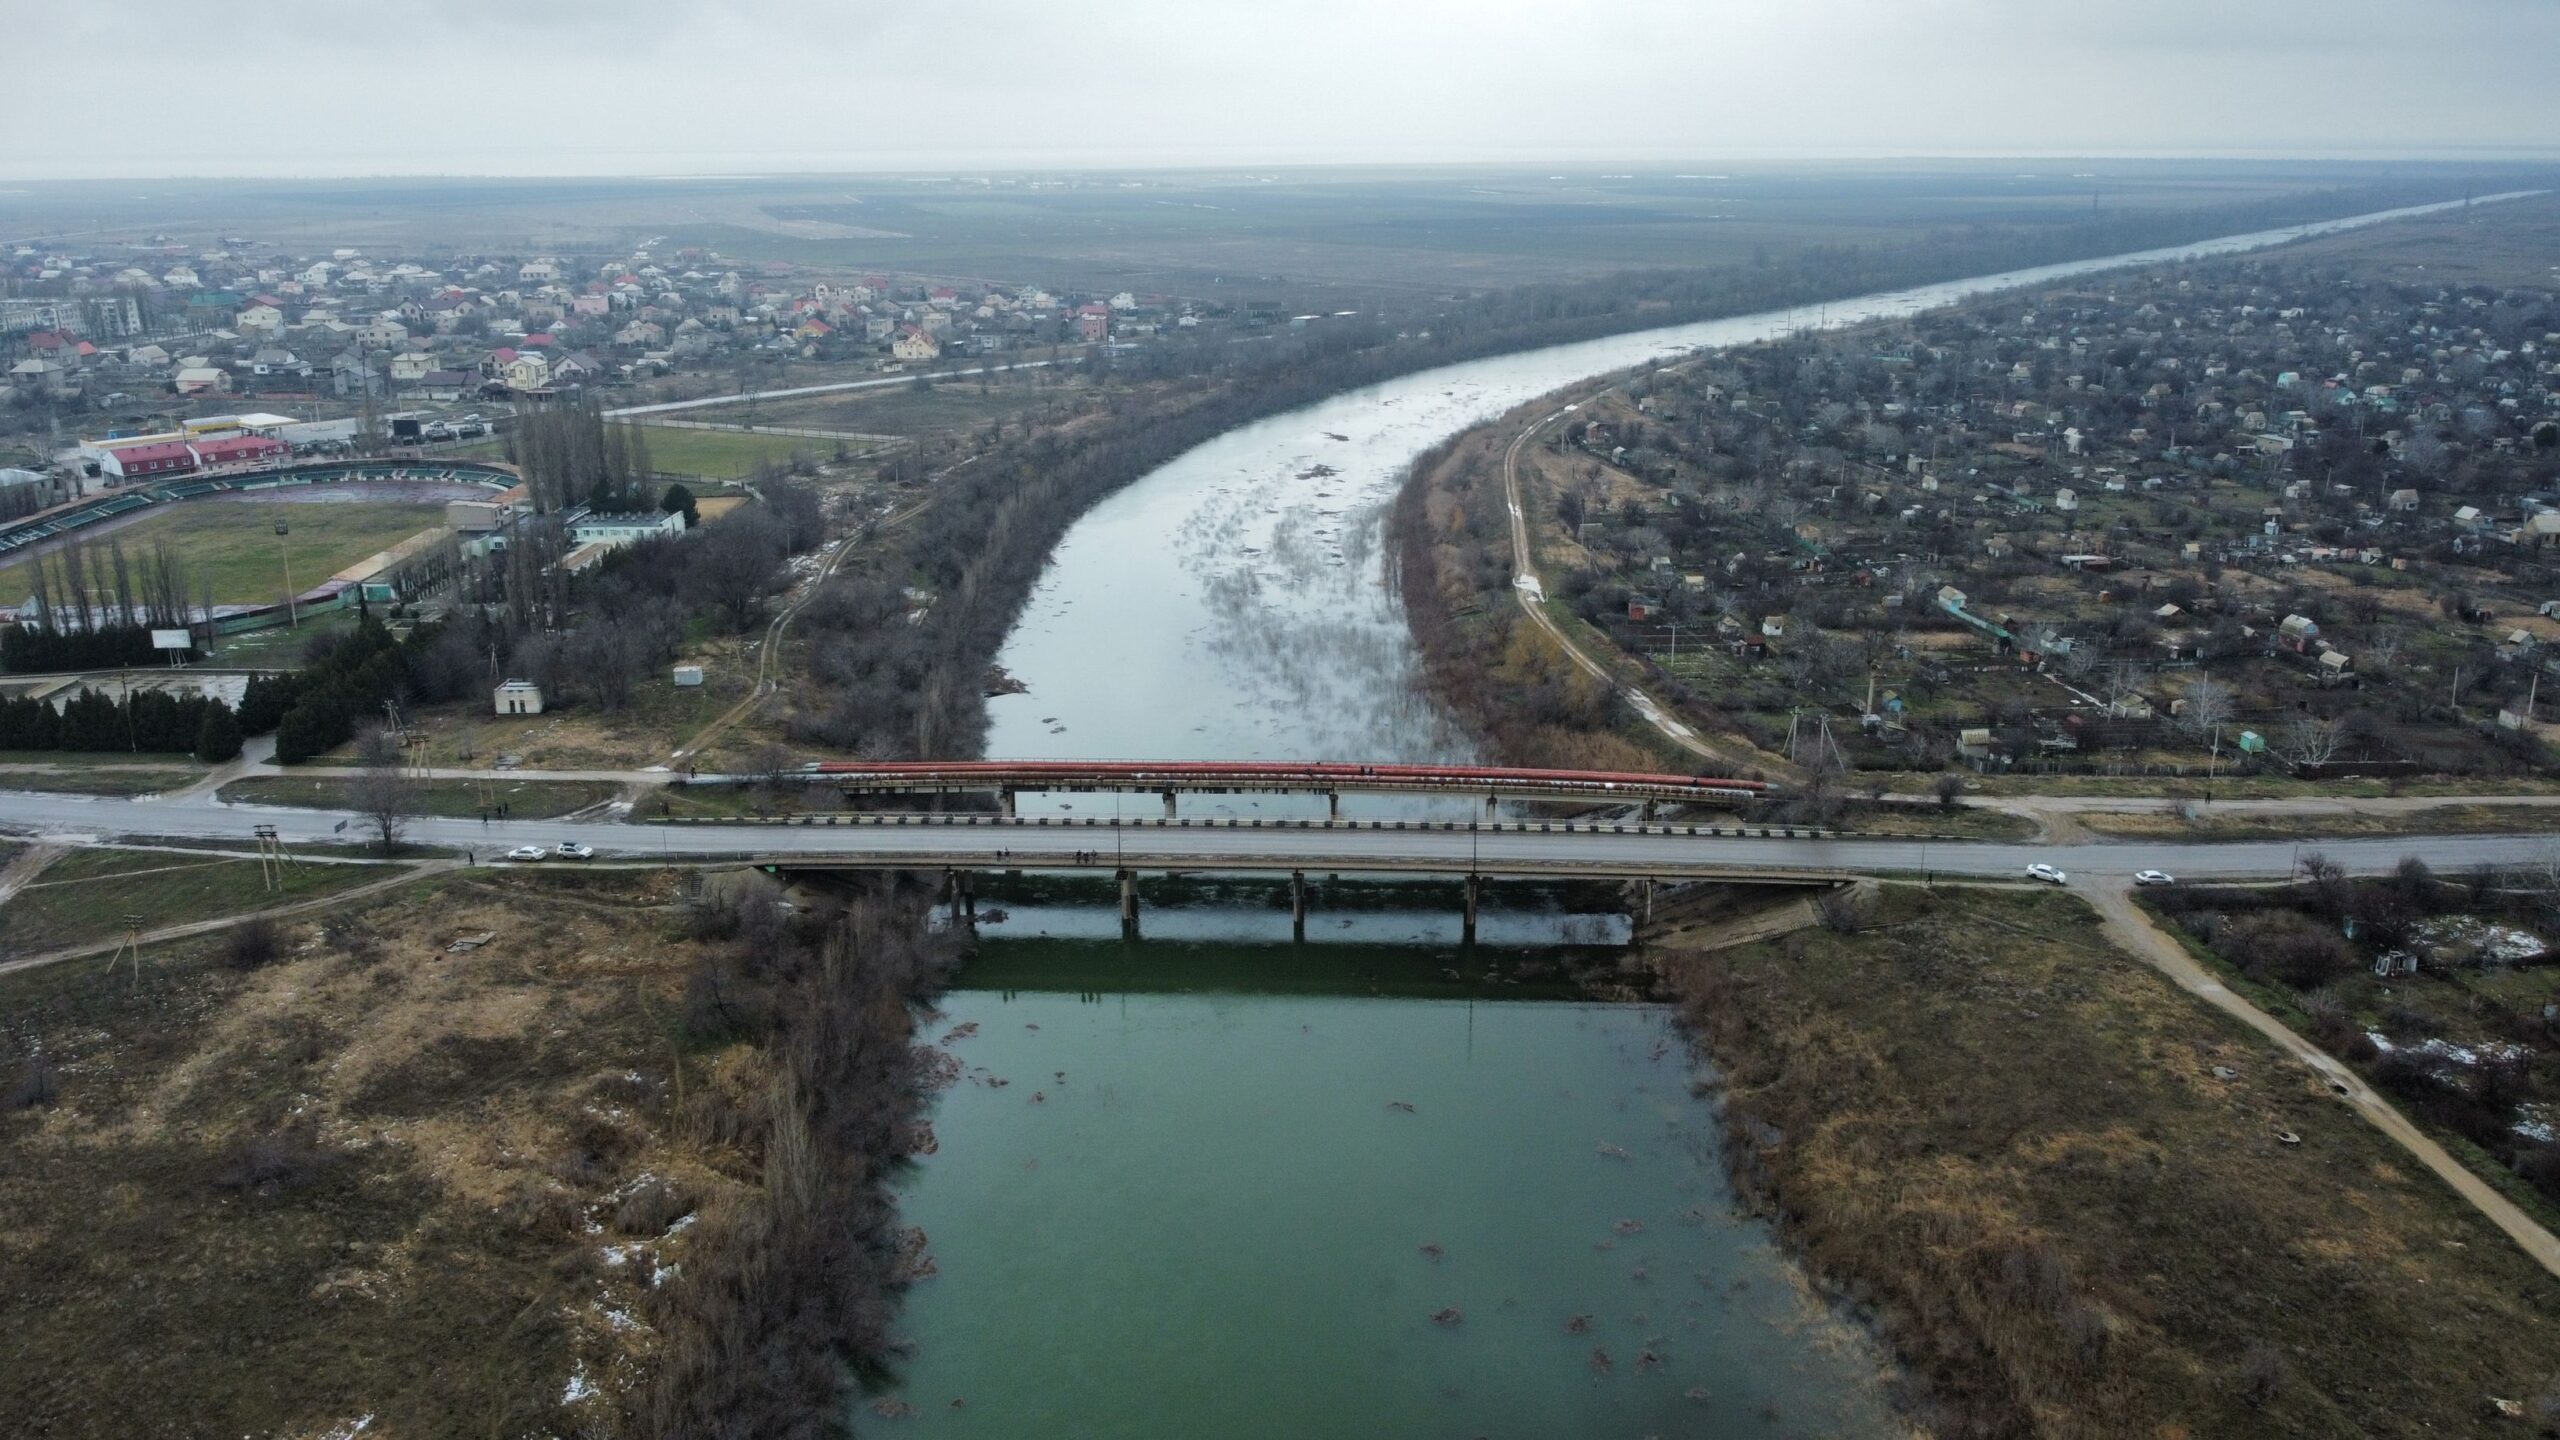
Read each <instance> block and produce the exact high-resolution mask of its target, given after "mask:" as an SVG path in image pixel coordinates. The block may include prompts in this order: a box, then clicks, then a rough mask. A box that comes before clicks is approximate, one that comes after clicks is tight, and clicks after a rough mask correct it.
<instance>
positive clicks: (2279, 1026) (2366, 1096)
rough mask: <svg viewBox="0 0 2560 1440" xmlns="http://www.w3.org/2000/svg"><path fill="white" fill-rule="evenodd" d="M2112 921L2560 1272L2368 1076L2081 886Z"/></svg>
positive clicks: (2545, 1245)
mask: <svg viewBox="0 0 2560 1440" xmlns="http://www.w3.org/2000/svg"><path fill="white" fill-rule="evenodd" d="M2078 888H2080V893H2081V894H2082V895H2083V896H2084V897H2086V898H2087V900H2088V901H2089V903H2090V904H2091V905H2093V906H2095V907H2096V908H2097V911H2098V914H2099V916H2100V918H2101V919H2103V920H2104V921H2105V926H2106V933H2107V938H2109V939H2111V940H2113V941H2114V942H2115V943H2116V944H2118V945H2121V946H2123V947H2124V948H2125V950H2127V951H2128V952H2130V953H2132V954H2134V955H2138V956H2140V957H2141V958H2142V959H2143V960H2145V961H2147V962H2148V963H2149V964H2150V965H2151V967H2152V968H2153V969H2155V970H2158V971H2159V972H2160V973H2161V974H2163V975H2166V976H2168V977H2169V980H2170V983H2172V984H2174V985H2176V986H2177V987H2178V988H2179V989H2181V990H2184V991H2186V992H2187V993H2189V994H2191V995H2194V996H2196V997H2197V998H2199V999H2201V1000H2203V1001H2204V1002H2205V1003H2206V1004H2208V1005H2211V1006H2212V1007H2214V1008H2215V1009H2217V1010H2220V1011H2221V1012H2223V1013H2224V1014H2226V1015H2229V1016H2231V1017H2232V1018H2233V1019H2235V1020H2238V1021H2239V1022H2240V1023H2241V1024H2243V1025H2246V1026H2248V1027H2249V1028H2250V1029H2252V1030H2255V1031H2257V1032H2258V1033H2259V1034H2261V1035H2264V1036H2265V1037H2267V1039H2268V1040H2269V1041H2270V1042H2272V1043H2273V1044H2274V1045H2275V1047H2276V1048H2277V1049H2278V1050H2281V1051H2283V1052H2284V1053H2285V1054H2287V1055H2289V1056H2291V1057H2293V1058H2294V1059H2296V1060H2298V1061H2300V1062H2302V1063H2303V1064H2305V1065H2308V1066H2310V1067H2311V1068H2312V1069H2313V1070H2315V1071H2317V1072H2318V1073H2319V1075H2320V1078H2321V1079H2322V1080H2324V1081H2325V1082H2327V1084H2328V1086H2329V1089H2330V1092H2331V1093H2332V1094H2335V1095H2337V1096H2338V1098H2339V1099H2341V1100H2342V1101H2344V1102H2345V1103H2346V1104H2347V1105H2348V1106H2350V1107H2351V1108H2353V1109H2354V1110H2355V1112H2356V1113H2357V1114H2359V1115H2361V1116H2363V1117H2364V1118H2365V1120H2366V1121H2367V1122H2368V1123H2369V1124H2371V1125H2372V1126H2373V1127H2374V1128H2375V1129H2377V1130H2379V1131H2381V1132H2382V1133H2383V1134H2385V1135H2387V1136H2389V1137H2391V1139H2392V1140H2393V1142H2395V1143H2396V1144H2398V1145H2399V1146H2400V1148H2401V1149H2403V1150H2406V1151H2407V1152H2409V1154H2410V1156H2411V1157H2412V1158H2414V1159H2415V1160H2417V1161H2418V1163H2419V1164H2421V1165H2424V1166H2426V1167H2427V1168H2428V1169H2429V1170H2432V1171H2434V1172H2435V1173H2436V1175H2437V1177H2438V1178H2440V1179H2442V1180H2443V1181H2444V1183H2445V1184H2447V1185H2450V1186H2452V1187H2453V1189H2454V1193H2456V1194H2458V1195H2460V1196H2461V1197H2462V1198H2463V1199H2465V1200H2468V1201H2470V1202H2471V1204H2472V1207H2473V1208H2475V1209H2477V1210H2478V1211H2479V1212H2480V1213H2481V1214H2483V1215H2485V1216H2487V1217H2489V1222H2490V1223H2491V1224H2493V1225H2496V1226H2497V1227H2498V1228H2499V1229H2501V1230H2504V1231H2505V1232H2507V1236H2508V1238H2510V1239H2512V1240H2514V1241H2515V1242H2516V1244H2518V1245H2520V1246H2522V1247H2523V1248H2524V1251H2525V1253H2526V1254H2528V1255H2531V1256H2532V1257H2533V1258H2534V1259H2535V1260H2536V1261H2538V1262H2540V1264H2541V1265H2542V1268H2543V1269H2545V1270H2548V1271H2550V1272H2551V1273H2552V1274H2554V1275H2560V1237H2555V1236H2553V1235H2552V1233H2551V1232H2550V1231H2548V1230H2546V1229H2544V1228H2542V1226H2541V1224H2540V1223H2538V1222H2537V1221H2535V1220H2534V1218H2533V1217H2532V1216H2530V1215H2527V1214H2526V1213H2525V1212H2524V1211H2523V1210H2522V1209H2521V1208H2519V1207H2518V1206H2517V1205H2516V1203H2515V1202H2514V1201H2512V1200H2509V1199H2508V1198H2507V1197H2506V1196H2504V1195H2501V1194H2499V1193H2498V1192H2497V1191H2496V1190H2495V1189H2493V1188H2491V1186H2490V1185H2489V1183H2488V1182H2487V1181H2485V1180H2483V1179H2481V1178H2480V1177H2479V1176H2478V1175H2475V1174H2473V1173H2472V1172H2471V1171H2470V1169H2468V1168H2467V1167H2465V1166H2464V1165H2463V1163H2462V1162H2461V1161H2459V1160H2456V1159H2454V1158H2453V1156H2452V1155H2451V1154H2450V1153H2449V1152H2447V1151H2446V1150H2445V1148H2444V1147H2443V1146H2441V1145H2438V1144H2437V1143H2436V1142H2435V1141H2433V1140H2431V1139H2429V1138H2428V1137H2427V1136H2426V1134H2425V1133H2424V1132H2422V1131H2420V1130H2419V1129H2418V1127H2417V1126H2415V1125H2413V1124H2411V1123H2410V1122H2409V1118H2408V1117H2407V1116H2405V1115H2402V1114H2401V1113H2400V1112H2399V1111H2398V1110H2396V1109H2394V1108H2392V1105H2391V1102H2390V1101H2389V1100H2386V1099H2384V1098H2383V1096H2382V1095H2381V1094H2380V1093H2379V1092H2377V1091H2375V1090H2374V1089H2373V1087H2372V1086H2370V1085H2367V1084H2365V1083H2364V1080H2363V1078H2362V1077H2360V1076H2358V1075H2357V1074H2356V1072H2355V1071H2353V1070H2351V1069H2349V1068H2348V1067H2347V1066H2346V1065H2345V1064H2344V1063H2342V1062H2340V1061H2339V1060H2337V1059H2336V1058H2335V1057H2333V1056H2331V1055H2330V1054H2329V1053H2328V1052H2326V1051H2324V1050H2322V1049H2320V1048H2319V1047H2318V1046H2316V1045H2314V1044H2312V1043H2311V1042H2310V1041H2309V1040H2306V1039H2304V1038H2303V1037H2302V1036H2300V1035H2297V1034H2295V1033H2294V1032H2293V1031H2292V1030H2290V1029H2287V1028H2286V1027H2285V1025H2284V1024H2283V1022H2281V1021H2279V1020H2277V1019H2276V1018H2275V1017H2274V1016H2272V1015H2269V1014H2268V1013H2267V1012H2265V1011H2264V1010H2261V1009H2259V1008H2258V1007H2257V1006H2255V1005H2252V1004H2250V1003H2249V1002H2248V1000H2246V999H2245V998H2243V997H2241V996H2240V995H2238V994H2235V993H2234V992H2233V991H2232V990H2231V989H2230V988H2229V987H2228V986H2225V985H2224V984H2223V983H2222V982H2221V981H2220V980H2219V979H2216V978H2215V976H2214V974H2213V972H2212V971H2210V970H2207V969H2206V968H2205V967H2204V966H2203V965H2202V964H2201V963H2200V962H2198V961H2197V960H2196V958H2195V957H2194V956H2193V955H2191V954H2189V953H2187V949H2186V947H2185V946H2183V945H2180V944H2179V943H2178V942H2177V940H2176V939H2175V938H2174V937H2172V936H2170V935H2169V934H2167V933H2165V932H2164V931H2162V930H2161V929H2160V927H2159V926H2157V925H2155V924H2153V923H2152V920H2151V917H2150V916H2149V915H2148V914H2147V913H2145V912H2144V911H2143V909H2142V907H2140V906H2138V905H2136V904H2134V903H2133V897H2132V896H2131V895H2130V894H2128V893H2126V892H2125V891H2123V890H2120V889H2116V888H2113V887H2101V886H2096V885H2091V886H2086V887H2078Z"/></svg>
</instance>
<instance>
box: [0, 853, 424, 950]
mask: <svg viewBox="0 0 2560 1440" xmlns="http://www.w3.org/2000/svg"><path fill="white" fill-rule="evenodd" d="M391 873H393V872H391V871H390V870H388V869H386V868H385V867H383V866H379V865H317V864H304V865H294V866H291V867H289V868H288V869H287V870H286V871H285V878H284V887H283V889H281V890H269V889H267V888H266V886H265V884H264V883H263V881H262V880H261V878H260V875H259V869H258V863H257V862H256V861H254V860H216V859H211V858H208V857H206V856H202V855H188V854H179V853H174V852H167V851H157V850H82V851H78V852H75V853H73V854H70V855H66V856H64V857H62V858H61V859H59V860H56V861H55V862H54V863H53V864H51V865H49V866H47V867H46V868H45V871H44V873H43V874H41V875H39V876H37V877H36V879H35V881H34V883H32V884H30V885H28V886H27V887H26V888H25V889H24V890H21V891H19V892H18V893H17V895H16V896H15V897H14V898H12V899H11V900H10V901H9V902H8V904H7V905H5V906H0V954H9V955H32V954H38V953H41V952H43V951H46V950H54V949H59V948H61V947H63V946H66V945H79V944H85V943H87V942H89V941H93V940H107V939H112V938H114V937H115V936H116V935H118V934H119V933H121V932H122V931H123V929H124V926H125V917H126V916H127V915H131V916H133V917H135V923H137V924H139V925H140V926H141V927H142V928H143V929H144V930H153V929H157V928H159V927H161V926H165V925H179V924H184V923H186V922H188V921H191V920H210V919H213V918H215V917H216V916H221V915H233V914H238V913H240V912H241V911H245V910H258V909H264V908H265V907H267V906H270V905H285V904H290V903H292V902H294V901H296V900H308V899H311V898H313V897H315V896H320V895H327V894H332V893H334V892H336V891H339V890H345V889H349V888H351V887H353V886H357V885H362V884H366V883H368V882H370V881H375V880H380V879H383V878H384V877H385V876H387V875H389V874H391Z"/></svg>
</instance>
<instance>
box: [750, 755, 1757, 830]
mask: <svg viewBox="0 0 2560 1440" xmlns="http://www.w3.org/2000/svg"><path fill="white" fill-rule="evenodd" d="M801 773H802V774H803V775H804V776H806V777H808V778H809V779H810V781H811V782H812V783H814V784H825V785H833V786H835V787H836V788H837V789H839V790H841V791H843V792H844V795H845V797H846V798H847V799H849V800H863V799H869V798H874V797H878V796H886V795H904V796H916V795H984V796H990V797H992V798H993V799H994V800H995V802H996V804H997V806H998V808H999V809H1000V810H1001V811H1002V812H1003V813H1004V814H1006V815H1011V814H1013V813H1014V812H1015V799H1016V797H1017V796H1020V795H1023V794H1037V793H1086V792H1096V791H1108V792H1117V793H1134V794H1155V795H1160V796H1162V797H1163V799H1164V813H1165V817H1166V818H1167V819H1171V818H1173V817H1174V814H1175V801H1176V799H1177V798H1178V797H1180V796H1183V795H1247V794H1300V795H1322V796H1324V797H1325V799H1326V801H1327V802H1328V805H1327V808H1328V810H1329V812H1330V813H1332V814H1334V815H1336V816H1339V815H1340V814H1341V813H1342V797H1343V795H1344V794H1345V793H1370V794H1393V795H1421V796H1441V797H1455V798H1462V799H1474V798H1477V797H1479V796H1481V797H1482V798H1483V800H1484V805H1485V814H1486V815H1487V816H1491V815H1492V814H1493V813H1494V810H1495V807H1496V806H1497V805H1499V804H1500V803H1501V802H1502V801H1504V800H1544V801H1565V802H1578V803H1586V804H1620V805H1633V806H1639V807H1641V809H1642V811H1643V814H1644V817H1645V818H1646V819H1647V820H1651V819H1653V818H1654V816H1655V815H1656V813H1657V811H1658V807H1660V806H1662V805H1664V804H1685V805H1740V804H1747V803H1749V802H1750V801H1753V800H1757V799H1760V798H1762V797H1763V796H1765V795H1767V794H1769V793H1770V792H1771V790H1772V788H1773V787H1771V786H1770V785H1768V784H1766V783H1765V782H1762V781H1758V780H1737V779H1733V778H1730V777H1727V776H1720V775H1655V774H1647V773H1643V772H1640V771H1616V770H1538V769H1525V768H1522V767H1518V766H1508V765H1398V764H1377V765H1362V764H1351V763H1336V762H1310V761H1280V760H964V761H918V762H870V761H818V762H813V763H811V764H809V765H807V766H804V767H802V771H801Z"/></svg>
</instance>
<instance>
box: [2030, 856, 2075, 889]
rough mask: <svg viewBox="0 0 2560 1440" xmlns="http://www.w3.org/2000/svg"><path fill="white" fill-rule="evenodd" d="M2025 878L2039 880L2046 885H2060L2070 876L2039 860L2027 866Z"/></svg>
mask: <svg viewBox="0 0 2560 1440" xmlns="http://www.w3.org/2000/svg"><path fill="white" fill-rule="evenodd" d="M2027 878H2028V879H2030V880H2041V881H2043V882H2044V883H2046V884H2047V885H2060V884H2063V883H2065V882H2067V881H2068V880H2070V878H2071V877H2070V876H2068V875H2065V874H2063V873H2062V872H2061V871H2059V870H2057V869H2055V868H2054V867H2052V866H2050V865H2047V864H2045V863H2044V862H2043V861H2041V860H2039V861H2037V862H2036V863H2035V864H2033V865H2030V866H2028V867H2027Z"/></svg>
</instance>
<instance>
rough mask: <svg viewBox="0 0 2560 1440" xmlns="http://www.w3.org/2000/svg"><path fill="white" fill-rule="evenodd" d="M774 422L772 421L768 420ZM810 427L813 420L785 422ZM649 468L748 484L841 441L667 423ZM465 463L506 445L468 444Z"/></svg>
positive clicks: (501, 454)
mask: <svg viewBox="0 0 2560 1440" xmlns="http://www.w3.org/2000/svg"><path fill="white" fill-rule="evenodd" d="M718 418H720V419H723V420H731V419H736V418H738V416H737V414H736V413H735V412H732V411H726V410H724V411H722V412H720V414H719V416H718ZM767 418H770V417H767ZM773 423H776V424H782V423H794V424H801V425H806V424H808V423H809V422H807V421H805V420H803V421H794V422H784V421H780V420H775V421H774V422H773ZM648 440H649V467H650V468H651V469H653V470H659V471H663V472H665V473H667V474H670V475H701V476H706V477H708V478H710V479H713V480H743V479H745V478H746V477H747V476H749V475H753V474H754V473H755V472H756V466H757V465H759V464H762V463H765V462H767V461H770V462H772V463H773V464H776V465H788V464H790V463H791V457H792V455H793V454H795V453H800V452H806V453H807V454H809V455H812V456H815V457H817V458H819V459H822V460H823V459H825V458H827V457H828V456H831V455H833V454H835V452H836V442H834V441H833V440H821V439H816V438H813V437H811V436H807V435H760V434H753V433H750V432H748V431H744V430H677V429H671V428H669V427H667V426H664V425H652V426H649V427H648ZM453 455H454V458H456V459H461V460H504V459H506V458H507V452H506V443H505V442H504V441H501V440H483V441H480V442H478V443H476V444H471V445H465V446H461V447H459V448H457V449H456V450H454V452H453Z"/></svg>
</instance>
